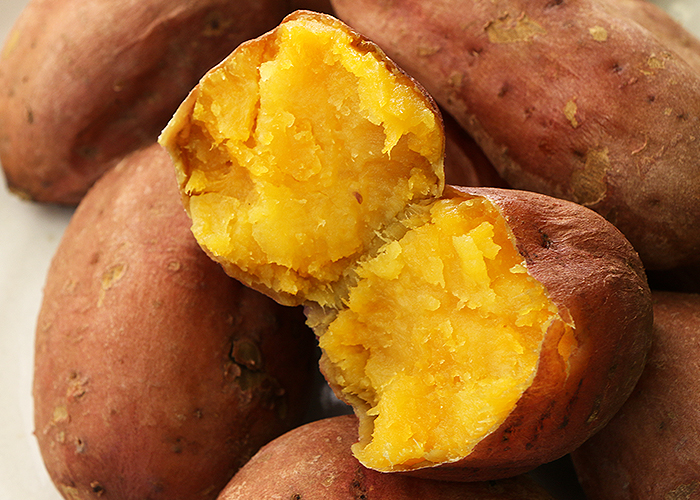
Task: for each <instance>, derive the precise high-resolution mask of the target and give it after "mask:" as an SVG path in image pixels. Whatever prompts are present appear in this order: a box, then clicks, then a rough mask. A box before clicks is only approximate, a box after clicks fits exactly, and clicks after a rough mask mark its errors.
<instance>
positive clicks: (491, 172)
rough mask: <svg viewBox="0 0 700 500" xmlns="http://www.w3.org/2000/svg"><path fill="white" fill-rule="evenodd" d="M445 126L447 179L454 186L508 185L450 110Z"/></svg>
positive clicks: (445, 116) (444, 118)
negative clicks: (451, 114)
mask: <svg viewBox="0 0 700 500" xmlns="http://www.w3.org/2000/svg"><path fill="white" fill-rule="evenodd" d="M442 118H443V125H444V128H445V183H447V184H451V185H455V186H471V187H479V186H481V187H508V183H507V182H506V181H504V180H503V178H502V177H501V176H500V175H498V172H497V171H496V169H495V168H494V166H493V165H492V164H491V162H490V161H489V159H488V158H487V157H486V155H485V154H484V152H483V151H482V150H481V148H480V147H479V145H478V144H477V143H476V141H474V139H473V138H472V137H471V136H470V135H469V134H467V133H466V131H465V130H464V129H463V128H462V127H461V126H460V125H459V123H457V122H456V121H455V119H454V118H452V117H451V116H450V115H449V114H445V113H442Z"/></svg>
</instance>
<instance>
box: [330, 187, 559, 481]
mask: <svg viewBox="0 0 700 500" xmlns="http://www.w3.org/2000/svg"><path fill="white" fill-rule="evenodd" d="M406 224H407V225H409V226H411V227H412V228H411V230H409V231H408V232H407V233H406V234H405V235H404V236H403V237H402V238H401V239H399V240H396V241H392V242H389V243H387V244H386V245H385V246H384V247H383V248H382V249H381V251H380V252H379V254H378V255H377V256H376V257H374V258H372V259H369V260H367V261H366V262H363V263H362V264H361V265H360V267H359V269H358V270H357V273H358V276H359V277H360V280H359V282H358V284H357V286H356V287H354V288H352V289H351V290H350V296H349V298H348V300H347V307H346V308H345V309H343V310H341V311H340V312H339V313H338V315H337V318H335V319H334V320H333V321H332V322H331V323H330V325H329V326H328V328H327V330H326V331H325V332H324V333H323V334H322V335H321V337H320V345H321V347H322V348H323V350H324V352H325V355H326V356H327V357H328V359H329V360H330V361H331V362H332V363H333V364H334V365H335V367H336V370H335V371H334V373H333V374H332V376H333V377H334V378H335V380H333V382H335V383H337V384H339V385H340V386H342V387H344V391H345V393H346V394H347V395H348V396H349V399H350V400H357V399H358V398H359V400H361V402H362V403H361V405H360V406H362V407H364V408H365V410H366V412H367V416H368V417H367V418H373V419H374V422H373V429H374V431H373V435H372V436H371V441H369V439H370V436H364V437H363V438H364V439H363V441H362V442H360V443H359V444H358V445H356V446H355V454H356V455H357V457H358V458H359V459H360V461H362V462H363V463H364V464H365V465H367V466H369V467H372V468H375V469H379V470H394V469H401V468H403V467H405V466H411V465H415V464H420V463H424V462H429V463H441V462H445V461H453V460H457V459H459V458H461V457H464V456H466V455H467V454H469V452H470V451H471V449H472V448H473V447H474V445H475V444H477V443H478V441H479V440H481V439H482V438H483V437H484V436H486V435H487V434H488V433H490V432H491V431H493V430H494V429H495V428H496V427H497V426H499V425H500V424H501V423H502V422H503V421H504V420H505V418H506V417H507V416H508V414H509V413H510V412H511V410H512V409H513V407H514V405H515V403H516V402H517V401H518V399H519V398H520V396H521V395H522V393H523V392H524V390H525V389H527V387H529V386H530V384H531V383H532V380H533V378H534V376H535V373H536V371H537V362H538V359H539V352H540V348H541V344H542V340H543V339H544V335H545V333H546V330H547V328H548V327H549V325H550V323H551V322H552V321H553V320H555V319H556V318H558V315H557V310H556V307H555V306H554V305H553V304H552V303H551V301H550V300H549V299H548V298H547V295H546V293H545V290H544V288H543V287H542V285H541V284H540V283H539V282H537V281H536V280H534V279H533V278H532V277H531V276H530V275H529V274H528V273H527V269H526V268H525V265H524V262H523V260H522V257H521V256H520V255H519V254H518V252H517V250H516V249H515V247H514V245H513V243H512V241H511V238H510V235H509V232H508V229H507V227H506V224H505V220H504V219H503V217H502V216H501V215H500V214H499V212H498V211H497V210H496V209H495V208H494V207H493V205H492V204H491V203H490V202H488V201H487V200H486V199H483V198H472V199H469V200H467V201H461V202H460V201H455V200H440V201H436V202H435V203H434V204H433V205H432V207H431V208H430V212H429V213H428V214H418V215H416V216H414V217H413V218H411V219H409V220H408V221H407V222H406ZM397 464H398V466H396V465H397Z"/></svg>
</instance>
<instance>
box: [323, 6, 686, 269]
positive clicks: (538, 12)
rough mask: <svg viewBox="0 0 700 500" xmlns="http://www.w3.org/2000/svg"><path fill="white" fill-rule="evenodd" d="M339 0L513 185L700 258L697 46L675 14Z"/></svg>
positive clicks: (682, 257)
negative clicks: (586, 210)
mask: <svg viewBox="0 0 700 500" xmlns="http://www.w3.org/2000/svg"><path fill="white" fill-rule="evenodd" d="M333 5H334V8H335V12H336V13H337V15H338V16H339V17H340V18H341V19H343V20H344V21H345V22H347V23H348V24H349V25H351V26H353V27H354V28H355V29H357V30H358V31H360V32H361V33H363V34H364V35H366V36H367V37H369V38H370V39H372V40H373V41H374V42H376V43H377V44H378V45H379V46H381V47H382V49H383V50H384V51H385V52H386V53H387V54H388V55H389V57H391V58H392V59H393V60H395V61H396V62H397V64H398V65H399V66H401V67H402V68H403V69H404V70H406V71H407V72H408V73H409V74H410V75H412V76H413V77H415V78H416V79H417V80H418V81H420V82H421V84H422V85H424V86H425V88H426V89H427V90H428V91H429V92H430V93H431V94H432V95H433V97H434V98H435V100H436V101H437V102H438V103H439V104H440V105H442V106H444V108H445V109H446V110H447V111H449V112H450V113H452V114H453V116H454V117H455V118H456V119H457V120H458V121H459V122H460V123H461V125H462V126H463V127H464V128H465V129H466V130H467V131H468V132H469V133H470V134H471V135H472V136H473V137H474V138H475V140H476V141H477V142H478V143H479V145H480V146H481V147H482V148H483V150H484V151H485V153H486V154H487V156H488V157H489V158H490V160H491V161H492V163H493V164H494V166H495V167H496V169H497V170H498V171H499V173H500V174H501V176H502V177H503V178H504V179H505V180H506V182H507V183H508V184H509V185H510V186H512V187H514V188H519V189H527V190H532V191H538V192H541V193H545V194H548V195H553V196H556V197H561V198H565V199H569V200H573V201H575V202H578V203H580V204H583V205H585V206H587V207H590V208H592V209H594V210H596V211H597V212H599V213H600V214H602V215H603V216H605V217H606V218H607V219H608V220H609V221H611V222H612V223H614V224H615V225H616V226H617V227H618V228H619V229H620V230H622V232H623V233H624V234H625V235H626V237H627V238H628V239H629V240H630V241H631V242H632V244H633V246H634V247H635V248H636V250H637V251H638V252H639V254H640V256H641V258H642V261H643V262H644V263H645V265H646V267H647V268H649V269H652V268H654V269H664V268H671V267H676V266H680V265H690V264H691V263H693V262H694V263H698V262H699V261H700V231H698V230H697V228H698V227H700V204H699V203H698V202H697V200H698V199H700V168H698V158H699V157H700V140H698V138H699V137H700V100H699V99H698V98H697V96H698V93H699V92H700V70H699V65H698V64H697V61H696V60H697V59H698V55H697V54H696V55H693V54H694V49H693V47H697V46H698V42H697V41H694V40H693V37H692V36H691V35H690V34H688V33H687V32H685V31H684V30H683V29H682V28H681V27H680V26H678V25H677V24H676V23H673V22H672V21H670V19H669V18H668V15H667V14H665V13H664V12H662V11H661V10H659V9H658V8H656V7H654V6H652V5H648V4H646V3H645V2H631V1H630V0H625V1H622V2H618V1H616V0H571V1H552V0H537V1H524V0H496V1H492V0H392V1H384V0H358V1H356V0H333ZM642 9H644V12H642V11H641V10H642ZM650 13H653V14H654V15H651V14H650ZM637 19H639V20H640V22H637ZM671 27H673V28H671ZM672 31H676V32H677V33H680V34H676V35H675V36H674V35H671V32H672ZM690 40H693V41H692V42H690Z"/></svg>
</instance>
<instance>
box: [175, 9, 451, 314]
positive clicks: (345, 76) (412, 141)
mask: <svg viewBox="0 0 700 500" xmlns="http://www.w3.org/2000/svg"><path fill="white" fill-rule="evenodd" d="M352 41H353V39H352V38H351V37H350V36H349V35H348V34H346V33H344V32H342V31H339V30H337V29H331V28H329V27H328V26H326V25H323V24H314V23H310V22H296V23H289V24H284V25H282V26H280V28H279V29H278V30H277V35H276V39H275V40H274V43H271V42H268V43H267V44H265V45H263V44H249V45H248V46H243V47H241V48H239V50H238V51H237V52H236V53H235V56H234V57H232V58H231V59H229V60H228V61H226V62H225V63H224V64H223V65H222V66H220V67H219V68H218V69H216V70H215V71H213V72H212V73H210V74H209V75H208V76H207V78H206V80H205V81H204V82H202V83H201V84H200V86H199V88H198V95H197V100H196V103H195V105H194V108H193V113H192V116H191V127H190V129H189V131H188V135H187V137H186V138H185V139H186V143H185V144H183V155H184V157H183V162H184V164H185V171H184V176H183V179H182V181H181V182H182V184H183V189H184V191H185V192H186V193H187V194H188V195H189V196H190V198H189V207H188V209H189V212H190V215H191V216H192V219H193V220H194V227H193V231H194V233H195V236H196V237H197V238H198V240H199V241H200V243H202V244H203V246H204V247H206V248H207V249H208V250H209V252H210V253H211V254H213V255H215V256H220V257H221V258H223V259H224V260H226V261H227V262H231V263H234V264H235V265H238V266H239V267H241V268H243V270H244V271H245V272H247V273H249V274H253V275H256V276H258V277H260V281H261V282H262V283H263V284H264V285H265V286H267V287H269V288H273V289H275V290H279V291H282V292H285V293H288V294H291V295H302V296H303V297H305V298H312V299H315V300H318V301H320V302H323V301H326V300H329V299H328V298H327V297H325V298H324V296H323V293H324V286H325V285H327V284H330V283H333V282H335V281H337V280H338V279H339V278H340V277H341V276H342V273H343V271H344V270H345V268H346V267H347V266H348V262H349V261H352V260H355V259H357V258H358V257H359V256H360V255H362V254H363V253H365V252H366V251H367V248H368V246H369V244H370V242H371V241H372V240H373V239H374V238H375V235H376V231H378V230H380V229H381V228H382V227H383V226H384V225H385V224H386V223H387V221H390V220H392V219H393V218H394V217H395V216H396V215H397V214H398V213H399V212H400V211H401V210H403V208H404V207H405V206H406V204H407V203H411V202H414V201H417V200H421V199H425V198H432V197H435V196H438V195H439V194H440V192H441V190H442V186H443V182H444V181H443V177H442V175H443V174H442V163H441V162H442V159H441V157H442V148H443V144H442V141H441V134H442V131H441V125H440V124H439V123H438V121H437V119H436V116H435V113H434V111H433V110H432V109H430V108H429V107H428V106H427V105H426V98H425V97H424V96H423V95H421V94H420V93H419V92H417V91H416V90H415V89H414V88H412V87H409V86H407V85H401V84H399V83H398V81H397V76H396V75H395V74H392V73H391V72H390V71H389V69H387V67H386V66H385V64H384V63H383V62H381V61H379V60H378V59H377V57H376V55H374V54H373V53H371V52H362V51H359V50H354V49H353V50H349V48H350V47H351V44H352ZM310 62H311V63H310ZM358 137H360V138H361V140H358ZM435 165H438V166H439V168H436V167H435Z"/></svg>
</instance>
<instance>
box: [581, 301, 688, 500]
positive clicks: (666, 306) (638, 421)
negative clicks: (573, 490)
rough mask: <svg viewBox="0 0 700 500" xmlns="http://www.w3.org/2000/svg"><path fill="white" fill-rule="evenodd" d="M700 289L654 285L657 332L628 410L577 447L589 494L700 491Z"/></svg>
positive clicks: (611, 498) (675, 495)
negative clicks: (668, 288) (673, 289)
mask: <svg viewBox="0 0 700 500" xmlns="http://www.w3.org/2000/svg"><path fill="white" fill-rule="evenodd" d="M699 371H700V295H699V294H687V293H677V292H654V334H653V341H652V347H651V351H650V354H649V361H648V363H647V366H646V368H645V369H644V372H643V373H642V377H641V378H640V379H639V383H638V384H637V387H635V389H634V392H633V393H632V395H631V396H630V398H629V399H628V400H627V402H626V403H625V404H624V405H623V407H622V409H621V410H620V411H619V413H618V414H617V415H615V417H614V418H613V420H611V421H610V423H609V424H608V425H607V426H606V427H605V428H604V429H603V430H602V431H600V433H598V434H596V435H595V436H593V437H592V438H591V439H590V440H589V441H587V442H586V443H585V444H584V445H583V446H582V447H581V448H579V449H578V450H576V451H575V452H574V453H573V455H572V456H573V458H574V465H575V467H576V470H577V473H578V475H579V478H580V481H581V485H582V486H583V488H584V490H585V491H586V496H587V498H589V499H590V500H632V499H642V498H644V499H647V498H648V499H652V498H654V499H655V498H658V499H681V498H682V499H684V500H685V499H687V500H691V499H697V498H700V441H698V439H697V436H698V432H700V388H699V387H698V372H699Z"/></svg>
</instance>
